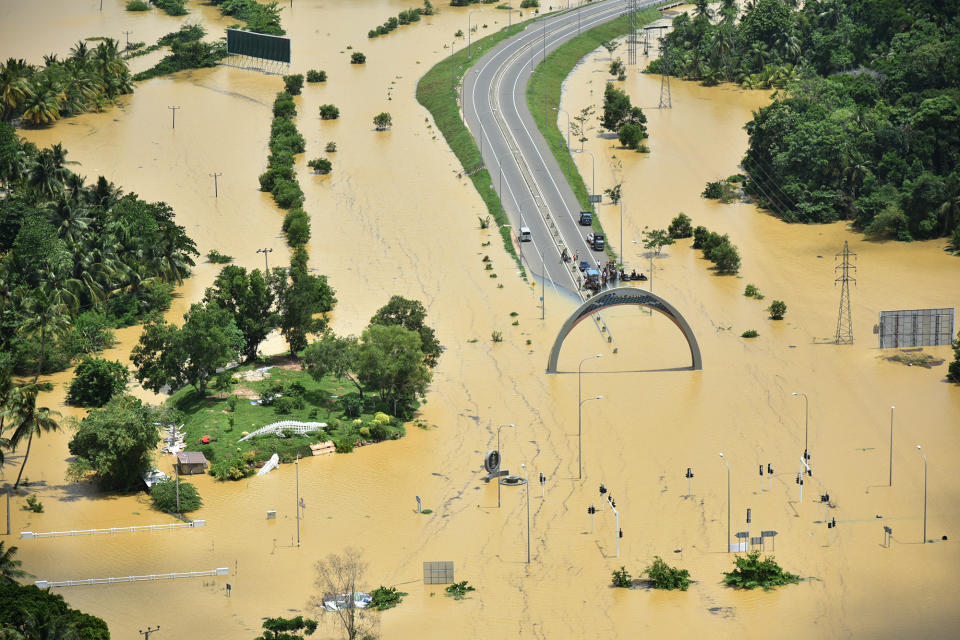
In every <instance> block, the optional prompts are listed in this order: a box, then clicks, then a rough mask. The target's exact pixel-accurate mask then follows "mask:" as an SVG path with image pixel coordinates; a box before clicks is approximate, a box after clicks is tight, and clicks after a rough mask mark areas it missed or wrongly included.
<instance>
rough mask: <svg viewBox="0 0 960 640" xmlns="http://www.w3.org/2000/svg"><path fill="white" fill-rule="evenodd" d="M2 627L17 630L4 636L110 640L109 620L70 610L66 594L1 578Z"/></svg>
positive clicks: (39, 639)
mask: <svg viewBox="0 0 960 640" xmlns="http://www.w3.org/2000/svg"><path fill="white" fill-rule="evenodd" d="M0 630H3V631H9V630H17V631H13V632H12V633H11V634H10V635H7V636H2V637H4V638H8V639H10V640H14V639H16V640H53V639H54V638H59V639H62V640H68V639H69V638H81V639H82V640H110V630H109V629H108V628H107V623H105V622H104V621H103V620H101V619H100V618H97V617H96V616H91V615H89V614H86V613H83V612H81V611H77V610H76V609H71V608H70V607H69V606H67V603H66V602H64V600H63V596H60V595H56V594H54V593H52V592H51V591H50V589H40V588H38V587H36V586H34V585H32V584H31V585H20V584H17V583H15V582H7V581H0ZM14 634H16V635H14Z"/></svg>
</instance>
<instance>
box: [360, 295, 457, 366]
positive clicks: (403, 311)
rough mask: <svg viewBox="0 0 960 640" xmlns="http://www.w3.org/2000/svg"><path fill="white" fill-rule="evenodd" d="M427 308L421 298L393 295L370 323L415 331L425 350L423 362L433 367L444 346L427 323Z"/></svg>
mask: <svg viewBox="0 0 960 640" xmlns="http://www.w3.org/2000/svg"><path fill="white" fill-rule="evenodd" d="M426 320H427V310H426V309H425V308H424V306H423V303H422V302H420V301H419V300H410V299H408V298H404V297H403V296H392V297H391V298H390V301H389V302H387V304H385V305H384V306H382V307H380V308H379V309H378V310H377V312H376V313H375V314H373V317H372V318H370V324H379V325H383V326H391V325H398V326H401V327H403V328H404V329H407V330H409V331H415V332H416V333H417V334H418V335H419V336H420V350H421V351H423V355H424V359H423V362H424V364H426V365H427V366H428V367H430V368H431V369H433V368H434V367H436V366H437V361H438V360H439V359H440V354H441V353H442V352H443V347H442V346H440V341H439V340H437V335H436V332H435V331H434V330H433V328H432V327H430V326H429V325H427V323H426Z"/></svg>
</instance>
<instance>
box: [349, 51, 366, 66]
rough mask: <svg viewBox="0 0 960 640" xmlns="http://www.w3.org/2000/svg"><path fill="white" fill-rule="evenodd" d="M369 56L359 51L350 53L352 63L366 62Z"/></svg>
mask: <svg viewBox="0 0 960 640" xmlns="http://www.w3.org/2000/svg"><path fill="white" fill-rule="evenodd" d="M366 62H367V56H365V55H364V54H362V53H360V52H359V51H354V52H353V53H351V54H350V64H366Z"/></svg>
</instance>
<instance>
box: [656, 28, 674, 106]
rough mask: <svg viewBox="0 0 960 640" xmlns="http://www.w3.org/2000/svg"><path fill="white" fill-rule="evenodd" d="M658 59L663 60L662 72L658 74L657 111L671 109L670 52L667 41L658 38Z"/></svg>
mask: <svg viewBox="0 0 960 640" xmlns="http://www.w3.org/2000/svg"><path fill="white" fill-rule="evenodd" d="M660 43H661V50H660V57H661V58H663V67H662V68H663V72H662V73H661V74H660V105H659V106H658V107H657V108H658V109H672V108H673V99H672V98H671V96H670V51H669V49H668V48H667V41H666V40H665V39H664V38H660Z"/></svg>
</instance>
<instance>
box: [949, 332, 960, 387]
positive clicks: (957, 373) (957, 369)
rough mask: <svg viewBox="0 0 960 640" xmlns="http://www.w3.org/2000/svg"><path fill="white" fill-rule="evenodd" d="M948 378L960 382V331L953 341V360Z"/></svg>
mask: <svg viewBox="0 0 960 640" xmlns="http://www.w3.org/2000/svg"><path fill="white" fill-rule="evenodd" d="M947 380H950V381H952V382H957V383H960V331H958V332H957V339H956V340H954V341H953V362H951V363H950V364H949V366H948V367H947Z"/></svg>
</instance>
